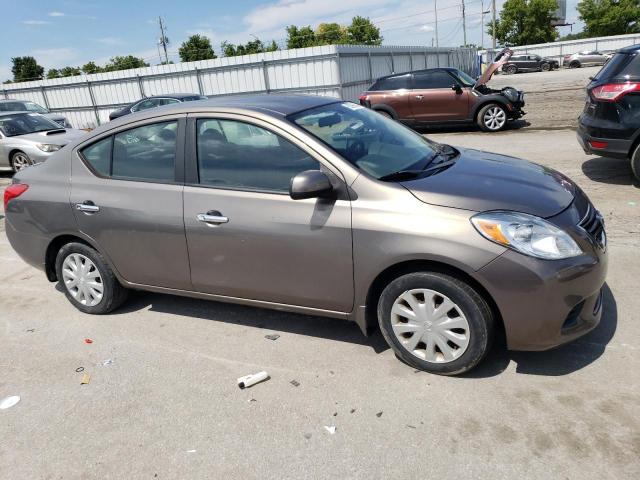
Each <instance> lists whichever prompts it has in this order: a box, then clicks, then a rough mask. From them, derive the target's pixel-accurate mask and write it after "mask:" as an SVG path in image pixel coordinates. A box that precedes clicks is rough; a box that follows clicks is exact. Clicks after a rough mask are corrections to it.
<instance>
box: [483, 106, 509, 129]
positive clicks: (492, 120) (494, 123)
mask: <svg viewBox="0 0 640 480" xmlns="http://www.w3.org/2000/svg"><path fill="white" fill-rule="evenodd" d="M506 121H507V114H506V113H504V110H502V109H501V108H500V107H491V108H490V109H489V110H487V111H486V112H485V114H484V124H485V125H486V126H487V128H489V130H500V129H501V128H502V127H503V126H504V123H505V122H506Z"/></svg>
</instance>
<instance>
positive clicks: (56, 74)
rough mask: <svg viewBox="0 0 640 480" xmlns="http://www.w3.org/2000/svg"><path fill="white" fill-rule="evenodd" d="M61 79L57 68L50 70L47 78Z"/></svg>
mask: <svg viewBox="0 0 640 480" xmlns="http://www.w3.org/2000/svg"><path fill="white" fill-rule="evenodd" d="M60 77H61V75H60V70H58V69H57V68H50V69H49V70H47V78H49V79H51V78H60Z"/></svg>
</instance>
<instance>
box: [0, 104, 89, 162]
mask: <svg viewBox="0 0 640 480" xmlns="http://www.w3.org/2000/svg"><path fill="white" fill-rule="evenodd" d="M84 135H86V132H83V131H82V130H73V129H65V128H61V127H60V125H58V124H57V123H55V122H53V121H52V120H49V119H48V118H46V117H45V116H43V115H40V114H39V113H33V112H11V113H3V112H0V169H5V168H11V169H12V170H13V171H14V172H17V171H18V170H22V169H23V168H25V167H28V166H29V165H33V164H35V163H41V162H44V161H45V160H46V159H47V158H48V157H49V156H50V155H51V154H52V153H53V152H57V151H58V150H60V149H61V148H62V147H64V146H65V145H66V144H67V143H69V142H70V141H72V140H76V139H78V138H80V137H82V136H84Z"/></svg>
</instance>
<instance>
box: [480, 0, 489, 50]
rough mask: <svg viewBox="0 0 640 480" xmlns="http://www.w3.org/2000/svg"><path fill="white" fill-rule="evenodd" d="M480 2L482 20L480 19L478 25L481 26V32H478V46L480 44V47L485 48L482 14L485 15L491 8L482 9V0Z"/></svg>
mask: <svg viewBox="0 0 640 480" xmlns="http://www.w3.org/2000/svg"><path fill="white" fill-rule="evenodd" d="M481 4H482V5H481V8H482V13H481V16H482V20H481V22H480V26H481V30H480V32H481V33H480V46H481V47H482V48H485V46H484V27H485V24H484V16H485V15H486V14H487V13H491V10H485V9H484V0H482V2H481ZM485 50H486V48H485Z"/></svg>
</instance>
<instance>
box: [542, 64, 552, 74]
mask: <svg viewBox="0 0 640 480" xmlns="http://www.w3.org/2000/svg"><path fill="white" fill-rule="evenodd" d="M540 70H542V71H543V72H548V71H549V70H551V65H549V64H548V63H543V64H542V65H540Z"/></svg>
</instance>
